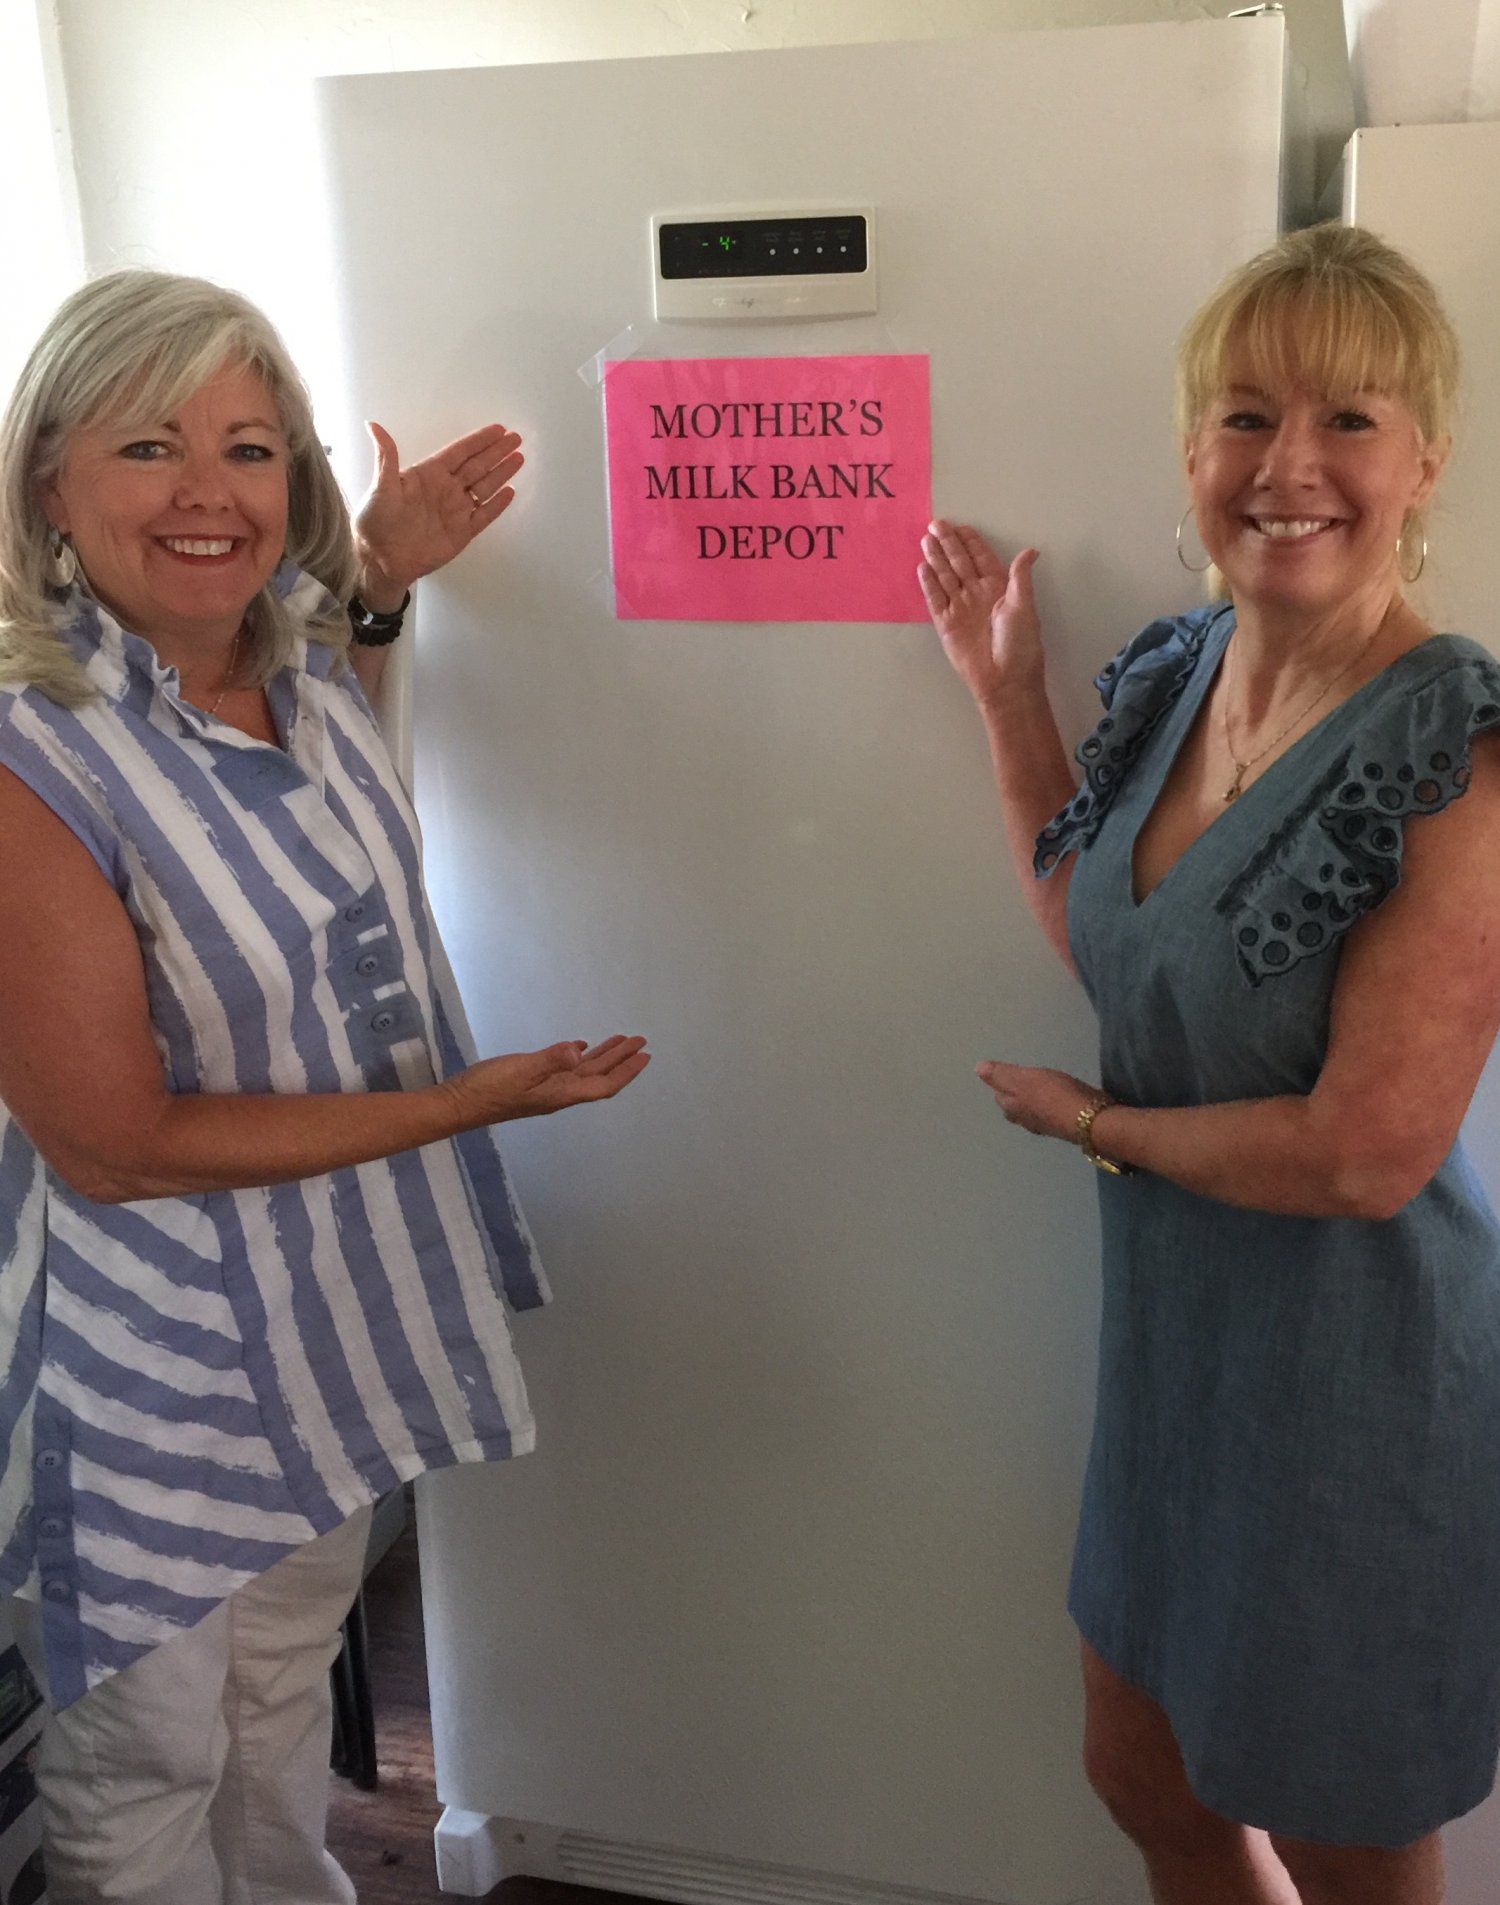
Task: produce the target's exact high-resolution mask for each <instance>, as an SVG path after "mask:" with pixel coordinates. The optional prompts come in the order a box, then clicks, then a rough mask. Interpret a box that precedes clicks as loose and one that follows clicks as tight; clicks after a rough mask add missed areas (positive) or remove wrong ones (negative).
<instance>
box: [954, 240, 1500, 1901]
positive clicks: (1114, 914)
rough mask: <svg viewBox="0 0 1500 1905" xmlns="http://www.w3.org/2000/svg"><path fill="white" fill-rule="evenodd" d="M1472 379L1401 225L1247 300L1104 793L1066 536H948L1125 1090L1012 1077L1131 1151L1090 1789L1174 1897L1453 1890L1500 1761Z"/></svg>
mask: <svg viewBox="0 0 1500 1905" xmlns="http://www.w3.org/2000/svg"><path fill="white" fill-rule="evenodd" d="M1456 378H1457V350H1456V346H1455V342H1454V338H1453V334H1452V331H1451V329H1450V327H1449V325H1448V322H1447V320H1446V318H1445V317H1444V315H1443V313H1442V310H1441V308H1440V306H1439V303H1438V300H1437V298H1436V296H1435V294H1434V293H1433V291H1432V288H1431V286H1430V285H1429V284H1428V283H1427V281H1426V280H1425V279H1424V278H1423V277H1422V276H1421V274H1420V273H1419V272H1417V271H1416V270H1415V269H1414V268H1413V267H1412V266H1411V265H1410V264H1409V263H1408V262H1407V261H1406V260H1405V259H1404V258H1402V257H1400V256H1399V255H1398V254H1397V253H1395V252H1394V251H1392V250H1391V249H1390V248H1389V247H1387V246H1386V245H1384V244H1382V243H1381V242H1380V241H1379V240H1378V239H1376V238H1374V237H1373V236H1371V235H1370V234H1369V233H1366V232H1362V231H1359V230H1354V229H1346V228H1341V227H1337V226H1323V227H1318V228H1315V229H1313V230H1310V231H1303V232H1298V233H1294V234H1292V235H1290V236H1288V237H1286V238H1284V239H1283V240H1281V241H1280V243H1278V244H1277V245H1275V246H1273V247H1272V248H1271V249H1270V250H1269V251H1267V252H1265V253H1264V254H1262V255H1261V256H1260V257H1258V258H1256V259H1254V260H1252V261H1251V262H1250V263H1249V264H1247V265H1246V266H1244V267H1243V268H1242V269H1241V270H1239V271H1237V272H1236V273H1234V274H1233V275H1232V276H1231V277H1230V278H1229V279H1228V280H1227V281H1226V282H1225V283H1224V284H1223V285H1222V286H1221V287H1220V288H1219V289H1218V291H1217V292H1215V294H1214V295H1213V296H1212V297H1211V298H1210V299H1209V300H1208V302H1207V304H1206V305H1205V306H1204V307H1203V309H1202V310H1201V311H1199V312H1198V314H1197V315H1196V316H1195V318H1194V319H1193V321H1192V322H1191V323H1190V325H1189V326H1188V329H1187V331H1186V333H1185V335H1184V338H1183V340H1182V345H1181V350H1180V355H1179V365H1178V422H1179V426H1180V430H1181V438H1182V443H1183V451H1184V465H1185V470H1186V476H1187V486H1188V494H1189V498H1190V513H1191V515H1192V517H1193V518H1195V519H1196V526H1197V534H1198V536H1199V537H1200V538H1201V541H1202V546H1203V549H1204V551H1205V552H1206V555H1207V557H1208V558H1210V559H1211V560H1212V563H1213V565H1214V566H1215V568H1216V569H1217V571H1218V573H1219V575H1220V577H1221V578H1222V580H1223V585H1224V593H1223V595H1222V598H1221V599H1218V600H1215V601H1214V602H1212V603H1210V604H1209V605H1207V606H1205V607H1200V608H1196V609H1193V610H1191V611H1189V612H1187V613H1185V614H1177V615H1169V616H1165V617H1163V618H1162V619H1161V620H1159V621H1156V622H1153V623H1152V624H1151V625H1150V626H1149V627H1148V628H1146V629H1145V630H1143V631H1142V633H1141V634H1139V635H1137V636H1136V637H1135V639H1134V640H1133V641H1131V642H1130V643H1129V644H1128V645H1127V646H1126V647H1125V649H1124V650H1123V651H1122V652H1121V653H1120V654H1119V655H1118V656H1117V657H1116V658H1115V660H1113V661H1112V662H1110V664H1109V665H1108V666H1107V667H1106V668H1105V669H1104V671H1103V672H1102V674H1101V675H1100V676H1099V683H1098V685H1099V689H1100V692H1101V694H1102V696H1103V699H1104V703H1105V710H1106V711H1105V714H1104V716H1103V718H1102V719H1101V720H1100V722H1099V724H1098V726H1097V727H1096V728H1095V730H1094V731H1093V733H1092V734H1091V735H1090V736H1089V737H1088V738H1087V739H1086V740H1085V741H1084V742H1083V744H1082V745H1081V747H1080V748H1079V750H1078V760H1079V762H1080V764H1081V765H1082V767H1083V770H1084V779H1083V784H1082V786H1075V783H1074V778H1073V775H1072V773H1071V771H1070V768H1069V766H1068V763H1067V760H1066V756H1065V754H1064V750H1063V746H1062V743H1061V741H1060V739H1059V735H1058V729H1057V725H1056V722H1055V720H1054V718H1053V716H1052V714H1051V712H1050V709H1049V706H1048V702H1047V696H1046V689H1045V683H1044V662H1043V651H1042V646H1041V640H1040V634H1039V629H1038V623H1037V617H1036V612H1035V607H1034V602H1033V597H1032V588H1031V570H1032V564H1033V563H1034V561H1035V559H1036V553H1037V552H1036V551H1035V550H1034V549H1028V550H1023V551H1022V552H1021V553H1020V554H1018V555H1017V556H1016V557H1015V558H1014V559H1013V560H1012V561H1011V562H1010V563H1009V564H1006V563H1003V562H1001V561H1000V560H998V559H997V557H996V556H995V555H994V553H993V552H992V551H991V550H990V549H989V548H988V546H987V545H986V544H985V543H984V541H983V540H982V539H981V538H980V537H979V536H978V535H977V534H976V533H975V532H974V531H973V530H972V529H968V528H965V527H962V526H954V525H950V524H947V523H934V524H933V526H932V529H931V531H930V533H929V535H928V536H927V537H926V538H925V539H924V543H923V561H922V564H921V568H920V572H919V573H920V576H921V581H922V586H923V588H924V591H925V593H926V598H927V602H928V606H929V608H930V610H931V612H932V616H933V620H934V622H935V624H936V626H937V629H938V631H939V633H940V635H941V637H942V640H943V644H944V647H945V650H946V652H947V654H948V656H949V659H950V660H951V661H952V663H953V665H954V667H955V668H956V669H957V670H958V672H959V674H960V675H961V676H962V678H963V680H964V682H965V683H966V685H967V686H968V687H969V689H970V690H971V692H972V693H973V695H974V698H975V700H976V702H977V704H978V706H979V709H980V712H981V713H982V715H983V717H984V721H985V726H986V730H987V733H988V736H989V740H990V745H991V750H992V754H993V758H994V764H995V772H996V779H997V783H998V787H999V792H1000V798H1001V803H1002V807H1003V810H1004V816H1005V822H1006V828H1007V832H1008V836H1009V840H1010V844H1011V849H1012V853H1013V856H1014V858H1015V861H1016V863H1017V867H1018V870H1019V871H1020V872H1021V874H1022V876H1023V878H1024V881H1025V885H1026V888H1027V891H1028V894H1029V897H1030V900H1031V904H1032V909H1033V911H1034V913H1035V916H1036V918H1037V921H1038V923H1039V925H1040V926H1041V928H1042V930H1043V931H1044V932H1045V933H1046V935H1047V937H1048V939H1049V940H1050V941H1051V943H1052V945H1053V946H1054V948H1055V949H1056V951H1057V953H1058V955H1059V957H1060V958H1061V959H1062V960H1063V961H1064V962H1065V963H1066V964H1068V965H1069V966H1070V967H1071V968H1072V969H1074V970H1075V971H1076V972H1077V975H1078V977H1079V978H1080V979H1081V981H1082V982H1083V985H1084V987H1085V989H1086V990H1087V992H1088V994H1089V997H1090V1000H1091V1002H1092V1004H1093V1005H1094V1007H1095V1009H1096V1011H1097V1013H1098V1017H1099V1023H1100V1034H1101V1068H1102V1085H1100V1086H1095V1085H1093V1084H1089V1083H1085V1082H1083V1081H1081V1080H1078V1079H1076V1078H1072V1077H1070V1076H1067V1075H1066V1074H1064V1073H1061V1072H1056V1071H1049V1070H1044V1069H1038V1068H1034V1067H1027V1066H1018V1065H1010V1064H1003V1063H987V1064H983V1065H981V1066H980V1068H979V1070H980V1075H981V1077H982V1078H983V1079H984V1081H985V1083H986V1084H987V1085H988V1086H989V1087H990V1088H991V1090H992V1091H993V1093H994V1095H995V1098H996V1100H997V1102H998V1103H999V1105H1000V1107H1001V1109H1002V1110H1003V1112H1004V1114H1005V1116H1006V1117H1007V1118H1008V1119H1009V1120H1010V1121H1011V1122H1013V1123H1015V1124H1019V1125H1020V1126H1022V1127H1023V1128H1024V1129H1025V1130H1027V1131H1031V1132H1034V1133H1037V1134H1038V1135H1041V1136H1045V1137H1051V1138H1058V1139H1062V1140H1063V1141H1065V1142H1068V1143H1073V1144H1076V1145H1078V1146H1080V1147H1081V1149H1082V1151H1083V1154H1084V1157H1085V1158H1086V1159H1087V1160H1089V1161H1090V1162H1091V1163H1093V1164H1094V1165H1096V1166H1097V1167H1099V1173H1100V1175H1099V1189H1100V1198H1101V1212H1102V1223H1103V1238H1104V1266H1103V1268H1104V1307H1103V1323H1102V1336H1101V1356H1100V1371H1099V1398H1098V1412H1097V1418H1096V1426H1095V1435H1094V1442H1093V1449H1092V1453H1091V1456H1090V1460H1089V1466H1088V1473H1087V1479H1086V1482H1085V1486H1084V1500H1083V1507H1082V1516H1081V1523H1080V1529H1079V1535H1078V1543H1077V1549H1076V1553H1075V1560H1074V1568H1073V1578H1072V1586H1071V1594H1070V1607H1071V1611H1072V1613H1073V1616H1074V1618H1075V1620H1076V1621H1077V1624H1078V1626H1079V1629H1080V1631H1081V1634H1082V1637H1083V1658H1084V1684H1085V1692H1086V1701H1087V1733H1086V1744H1085V1757H1086V1763H1087V1767H1088V1771H1089V1775H1090V1778H1091V1779H1092V1781H1093V1783H1094V1785H1095V1787H1096V1789H1097V1790H1098V1792H1099V1793H1100V1794H1101V1796H1102V1797H1103V1799H1104V1800H1105V1803H1106V1804H1107V1805H1108V1806H1109V1807H1110V1809H1111V1811H1112V1812H1113V1814H1114V1816H1115V1818H1116V1819H1117V1821H1118V1822H1119V1823H1120V1824H1121V1826H1122V1827H1123V1828H1124V1830H1125V1831H1126V1832H1127V1833H1129V1834H1130V1836H1131V1837H1132V1838H1133V1839H1134V1840H1135V1841H1136V1843H1137V1844H1138V1846H1139V1847H1140V1849H1141V1851H1142V1852H1143V1854H1144V1856H1145V1859H1146V1863H1147V1867H1148V1870H1149V1873H1150V1877H1151V1883H1152V1888H1153V1896H1154V1897H1155V1898H1156V1899H1158V1900H1159V1901H1161V1902H1162V1905H1288V1902H1289V1901H1293V1900H1301V1901H1303V1905H1334V1901H1342V1900H1351V1901H1352V1900H1358V1901H1360V1905H1436V1901H1438V1900H1439V1899H1440V1898H1441V1896H1442V1861H1441V1854H1440V1848H1439V1840H1438V1836H1437V1833H1438V1828H1439V1827H1440V1826H1441V1825H1442V1824H1443V1823H1444V1822H1445V1821H1447V1820H1450V1819H1453V1818H1455V1817H1457V1816H1458V1815H1459V1814H1461V1813H1464V1812H1466V1811H1468V1810H1469V1809H1470V1808H1472V1807H1474V1806H1476V1805H1478V1804H1479V1802H1480V1801H1481V1800H1482V1799H1483V1798H1484V1797H1485V1795H1486V1793H1487V1792H1488V1791H1489V1790H1490V1787H1491V1784H1492V1781H1493V1778H1494V1773H1495V1762H1496V1751H1497V1743H1500V1620H1497V1619H1496V1609H1497V1608H1500V1462H1497V1460H1496V1450H1497V1449H1500V1230H1497V1225H1496V1220H1495V1218H1494V1216H1493V1214H1492V1213H1491V1210H1490V1208H1489V1206H1488V1204H1487V1203H1486V1201H1485V1198H1484V1196H1483V1194H1482V1192H1481V1190H1480V1188H1479V1186H1478V1184H1477V1182H1476V1181H1475V1178H1474V1176H1473V1173H1472V1171H1471V1169H1470V1167H1469V1165H1468V1164H1467V1162H1466V1160H1465V1158H1464V1155H1463V1151H1462V1149H1461V1147H1460V1146H1459V1144H1458V1142H1457V1139H1458V1132H1459V1126H1460V1123H1461V1121H1462V1119H1463V1117H1464V1114H1465V1111H1466V1110H1467V1108H1468V1105H1469V1100H1470V1097H1471V1095H1472V1093H1473V1091H1474V1087H1475V1083H1476V1081H1477V1079H1478V1077H1479V1073H1480V1070H1481V1068H1482V1066H1483V1065H1484V1062H1485V1059H1486V1057H1487V1055H1488V1053H1489V1051H1490V1048H1491V1045H1492V1043H1493V1041H1494V1038H1495V1033H1496V1028H1497V1023H1500V854H1497V853H1496V852H1495V850H1494V849H1495V841H1496V839H1497V838H1500V739H1497V730H1500V666H1497V665H1496V663H1495V661H1494V660H1493V659H1492V658H1491V657H1490V656H1489V655H1488V654H1487V653H1486V652H1485V651H1484V650H1483V649H1481V648H1480V647H1478V646H1477V645H1476V644H1475V643H1473V642H1471V641H1467V640H1464V639H1463V638H1461V637H1459V636H1456V635H1448V634H1435V633H1434V632H1433V630H1432V629H1431V628H1430V627H1429V625H1428V624H1427V622H1426V621H1425V620H1424V619H1423V617H1422V615H1421V614H1420V612H1419V611H1418V610H1417V609H1416V608H1415V607H1414V606H1413V605H1412V603H1411V602H1410V601H1409V599H1408V597H1407V594H1406V585H1407V582H1408V579H1409V578H1410V577H1412V576H1414V575H1415V574H1416V573H1417V572H1418V571H1419V569H1420V566H1421V562H1422V560H1423V557H1424V555H1425V537H1424V532H1423V514H1424V511H1425V509H1426V507H1427V504H1428V501H1429V498H1430V496H1431V494H1432V490H1433V486H1434V484H1435V483H1436V481H1437V479H1438V476H1439V473H1440V471H1441V469H1442V465H1443V461H1444V458H1445V456H1446V454H1447V449H1448V442H1449V431H1450V421H1449V420H1450V413H1451V409H1452V404H1453V401H1454V393H1455V386H1456ZM1188 546H1189V547H1191V541H1190V539H1189V541H1188ZM1195 566H1196V565H1195ZM1033 872H1035V874H1036V875H1038V876H1041V877H1039V878H1038V879H1035V880H1034V879H1033V877H1032V875H1033Z"/></svg>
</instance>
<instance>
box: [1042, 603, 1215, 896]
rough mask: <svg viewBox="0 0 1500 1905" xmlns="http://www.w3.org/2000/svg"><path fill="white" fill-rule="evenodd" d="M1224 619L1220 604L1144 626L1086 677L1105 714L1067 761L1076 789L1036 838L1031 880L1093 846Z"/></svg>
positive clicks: (1047, 872) (1044, 874)
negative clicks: (1078, 773) (1072, 764)
mask: <svg viewBox="0 0 1500 1905" xmlns="http://www.w3.org/2000/svg"><path fill="white" fill-rule="evenodd" d="M1230 612H1231V611H1230V609H1229V607H1228V605H1227V604H1226V605H1225V606H1224V607H1222V608H1219V609H1216V610H1215V611H1214V612H1213V613H1212V614H1210V615H1207V616H1205V615H1203V614H1202V613H1201V612H1198V613H1195V614H1194V615H1191V616H1174V617H1171V618H1168V619H1165V620H1163V621H1159V622H1152V623H1151V624H1150V625H1149V626H1148V627H1146V628H1143V629H1142V630H1141V632H1140V634H1139V635H1137V636H1135V637H1134V639H1133V640H1131V641H1130V642H1127V644H1126V645H1125V647H1124V648H1122V649H1121V650H1120V652H1119V654H1118V655H1116V656H1115V658H1114V660H1113V661H1110V662H1107V663H1106V664H1105V666H1104V667H1103V668H1102V669H1101V670H1100V671H1099V673H1098V674H1097V675H1096V676H1095V677H1094V686H1095V687H1096V688H1097V689H1098V690H1099V696H1100V699H1101V700H1102V701H1103V703H1104V706H1105V710H1106V712H1105V715H1104V718H1103V719H1102V720H1101V721H1100V722H1099V724H1098V726H1097V727H1096V728H1095V729H1094V730H1093V732H1092V733H1091V734H1089V735H1087V736H1086V737H1085V738H1084V740H1083V741H1082V742H1081V743H1080V744H1079V746H1078V749H1077V752H1076V753H1075V755H1074V759H1075V760H1076V761H1077V762H1078V764H1079V766H1080V767H1081V768H1082V769H1083V785H1082V786H1081V787H1080V788H1079V790H1078V792H1077V793H1076V794H1075V795H1074V796H1073V798H1072V799H1071V800H1070V801H1069V802H1068V804H1067V806H1066V807H1064V808H1063V810H1062V812H1061V813H1059V814H1058V815H1057V816H1056V817H1055V818H1054V819H1053V820H1051V821H1049V822H1048V824H1047V825H1046V826H1045V827H1044V828H1043V829H1042V831H1041V832H1040V833H1039V834H1038V835H1037V840H1036V852H1035V854H1034V855H1033V857H1032V867H1033V869H1034V871H1035V872H1036V875H1037V877H1038V879H1045V878H1046V876H1047V875H1048V874H1049V873H1051V872H1052V870H1053V869H1054V868H1055V867H1056V866H1057V864H1058V862H1059V861H1060V860H1061V859H1062V857H1063V856H1064V854H1068V853H1081V852H1082V851H1083V850H1084V848H1085V847H1088V846H1092V845H1093V842H1094V839H1095V837H1096V836H1097V834H1098V832H1099V829H1100V827H1101V826H1103V824H1104V819H1105V816H1106V815H1107V814H1108V812H1109V810H1110V808H1111V807H1112V806H1113V805H1114V803H1115V796H1116V795H1117V794H1118V792H1119V790H1120V784H1121V782H1122V781H1123V780H1124V778H1125V776H1126V775H1127V774H1128V773H1129V771H1130V768H1131V766H1132V764H1133V763H1134V761H1135V759H1136V757H1137V755H1138V754H1139V753H1140V751H1141V749H1142V748H1143V747H1144V746H1145V744H1146V742H1147V741H1148V740H1149V739H1150V737H1151V735H1152V734H1153V733H1154V732H1155V730H1156V728H1157V727H1158V726H1159V725H1160V723H1161V721H1162V720H1163V718H1164V717H1165V716H1166V714H1167V713H1168V711H1169V710H1170V709H1171V707H1172V706H1173V704H1174V703H1175V702H1176V700H1177V697H1178V696H1179V695H1180V694H1181V693H1182V691H1183V689H1184V688H1185V687H1186V686H1187V683H1188V681H1189V679H1190V678H1191V676H1192V672H1193V670H1194V668H1195V667H1196V666H1197V663H1198V657H1199V655H1200V654H1201V653H1202V652H1203V644H1204V641H1205V640H1206V639H1207V636H1208V632H1209V630H1210V629H1211V628H1212V627H1213V626H1214V624H1215V622H1216V621H1217V620H1218V618H1219V616H1221V615H1227V614H1229V613H1230Z"/></svg>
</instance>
